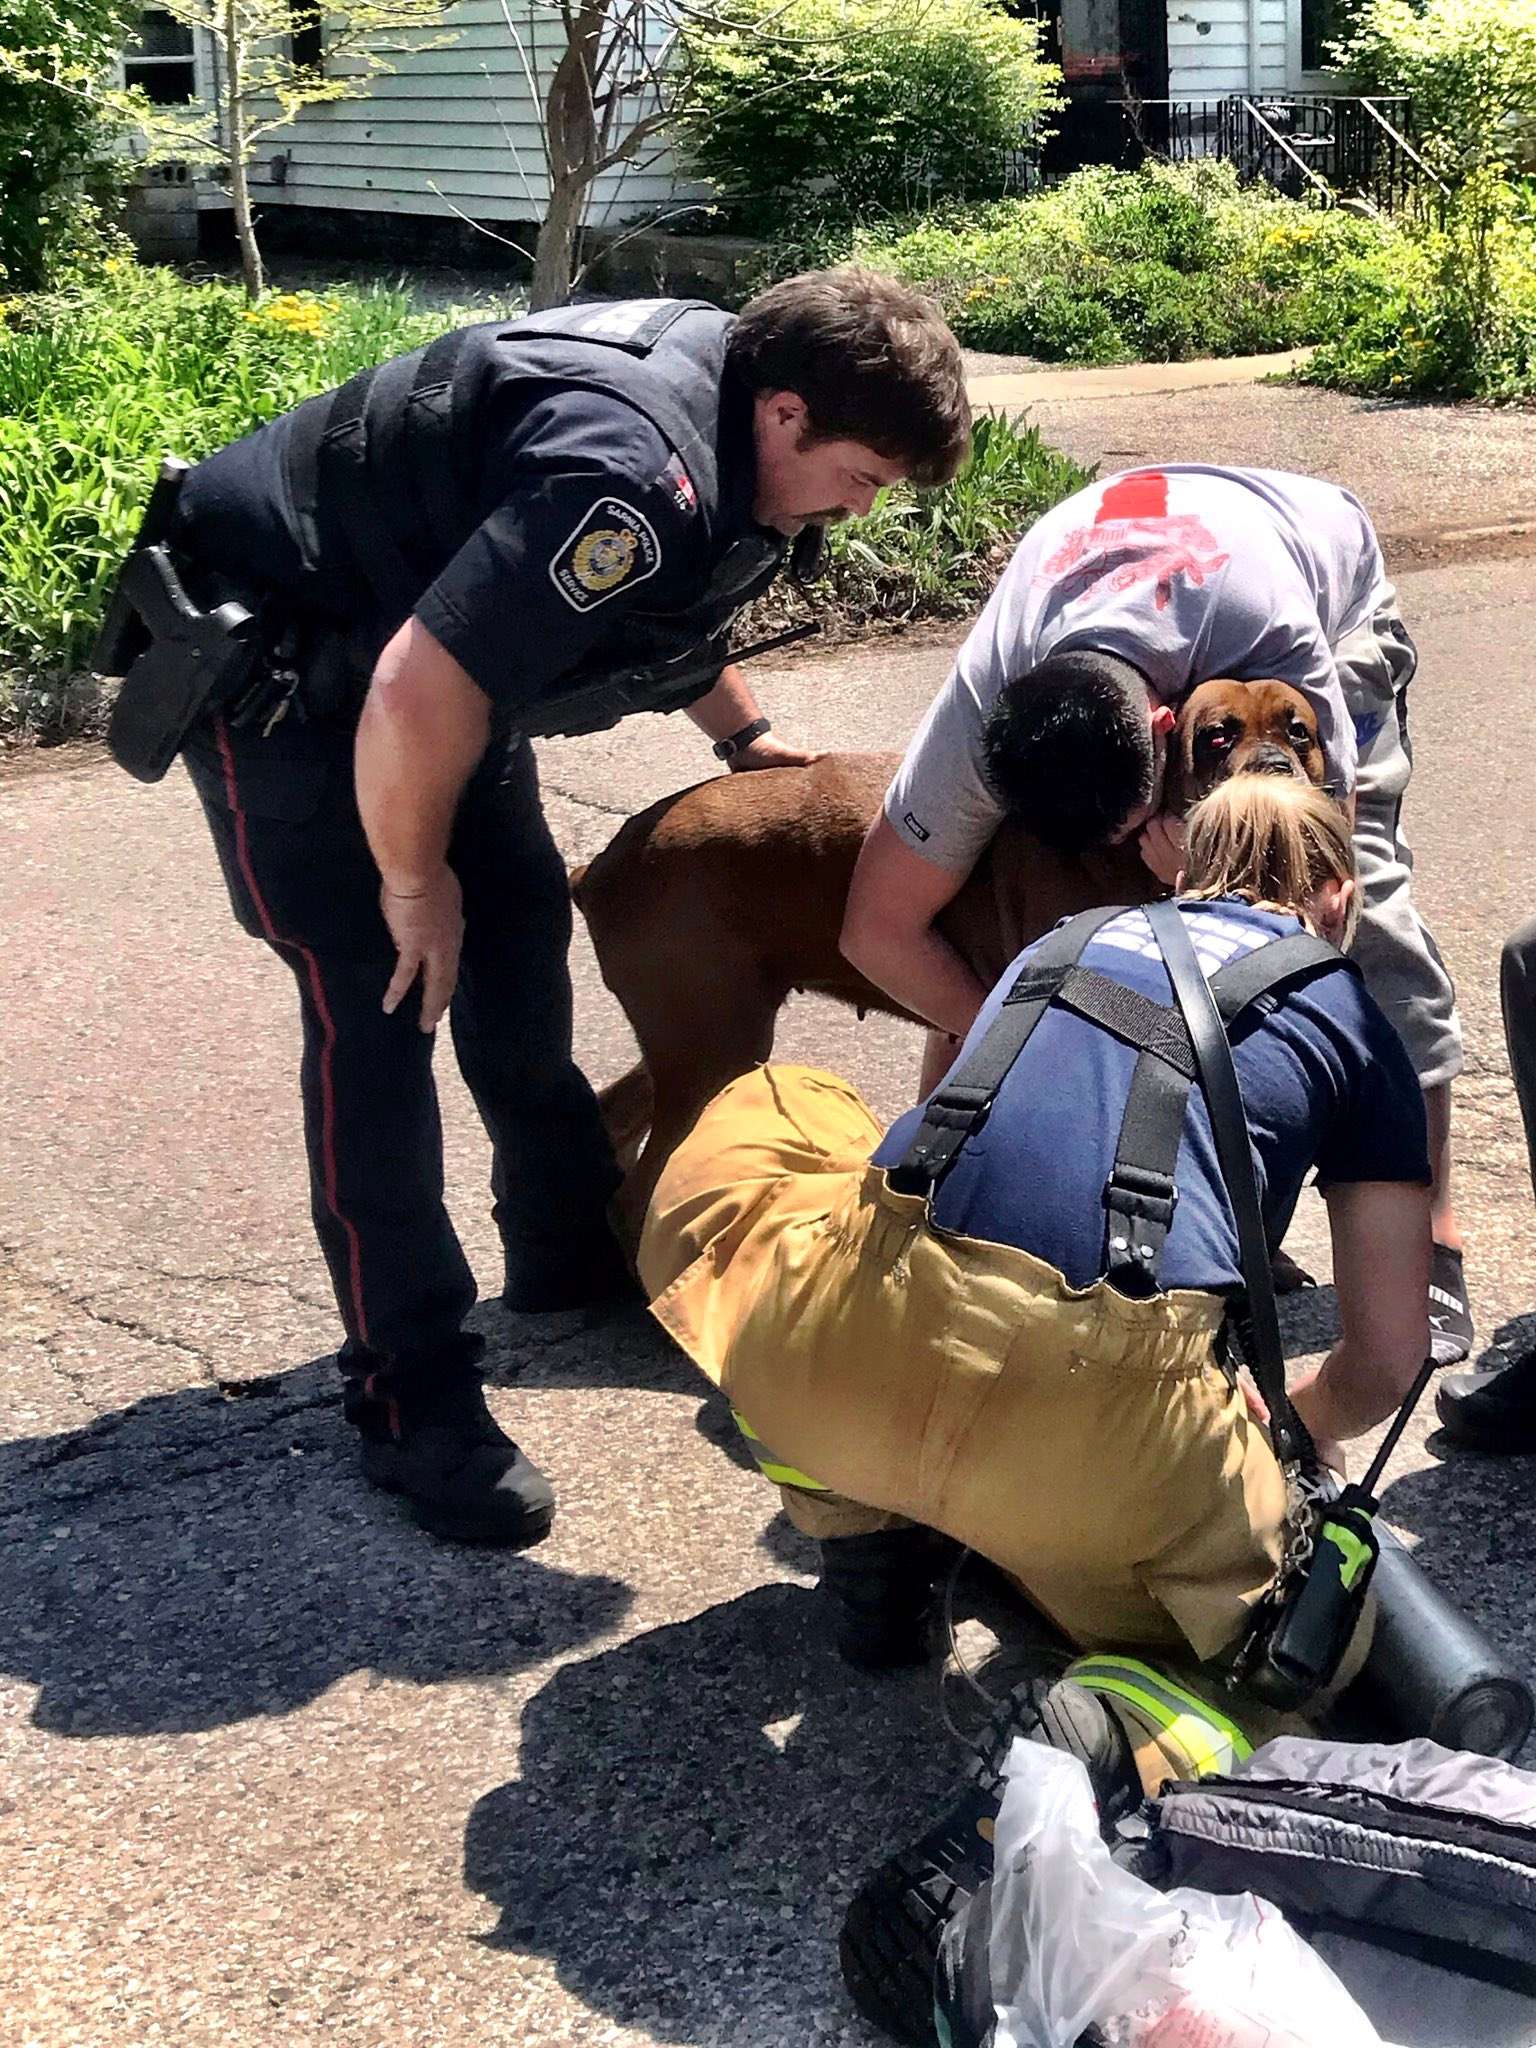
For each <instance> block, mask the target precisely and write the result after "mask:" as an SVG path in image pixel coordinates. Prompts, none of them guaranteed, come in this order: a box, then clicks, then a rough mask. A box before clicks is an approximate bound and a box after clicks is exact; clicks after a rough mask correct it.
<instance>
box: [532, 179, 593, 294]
mask: <svg viewBox="0 0 1536 2048" xmlns="http://www.w3.org/2000/svg"><path fill="white" fill-rule="evenodd" d="M586 190H587V184H586V180H585V178H582V177H580V176H572V175H571V174H570V173H569V172H566V173H565V174H564V175H556V176H554V177H553V178H552V179H551V185H550V194H549V207H548V210H547V211H546V213H545V215H544V218H543V220H542V221H540V223H539V239H538V240H537V242H535V243H534V247H533V283H532V285H531V286H530V287H529V291H528V310H529V312H530V313H542V312H543V311H544V308H545V307H546V306H563V305H564V304H565V303H566V301H567V300H568V299H569V298H570V296H571V277H572V274H573V272H574V271H575V267H576V234H577V230H578V229H579V228H580V226H581V215H582V208H583V202H584V200H585V198H586Z"/></svg>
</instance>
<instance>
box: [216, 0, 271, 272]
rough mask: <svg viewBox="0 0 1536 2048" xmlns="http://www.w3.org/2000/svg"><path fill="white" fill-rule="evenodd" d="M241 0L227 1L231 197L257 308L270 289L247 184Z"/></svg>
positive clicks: (243, 264) (242, 261) (242, 260)
mask: <svg viewBox="0 0 1536 2048" xmlns="http://www.w3.org/2000/svg"><path fill="white" fill-rule="evenodd" d="M237 7H238V0H224V84H225V104H226V105H227V107H228V109H229V196H230V198H231V200H232V201H233V202H234V209H235V238H236V240H237V241H238V242H239V244H240V268H241V270H242V271H243V272H244V275H245V296H246V298H247V299H248V300H249V301H250V303H251V304H252V305H253V306H254V305H255V304H256V301H257V300H258V299H259V298H260V297H261V295H262V293H263V292H264V291H265V290H266V283H267V281H266V278H265V276H264V275H263V272H262V267H261V251H260V249H259V248H258V247H257V246H256V224H255V222H254V221H253V220H252V219H251V188H250V186H249V185H248V184H247V182H246V175H245V173H246V155H247V151H248V149H249V144H248V143H247V141H246V133H245V92H244V86H245V76H244V74H245V38H244V35H243V33H242V31H241V28H240V20H239V15H238V12H237Z"/></svg>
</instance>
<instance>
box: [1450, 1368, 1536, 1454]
mask: <svg viewBox="0 0 1536 2048" xmlns="http://www.w3.org/2000/svg"><path fill="white" fill-rule="evenodd" d="M1435 1412H1436V1414H1437V1415H1438V1416H1439V1417H1440V1426H1441V1427H1442V1428H1443V1429H1444V1431H1445V1433H1446V1435H1447V1436H1448V1437H1449V1438H1450V1439H1451V1441H1452V1443H1457V1444H1465V1445H1466V1446H1467V1447H1468V1448H1469V1449H1470V1450H1474V1451H1492V1452H1495V1453H1497V1452H1500V1451H1503V1452H1506V1453H1517V1452H1521V1451H1536V1345H1533V1346H1532V1347H1531V1349H1530V1350H1529V1351H1522V1352H1520V1353H1519V1355H1518V1356H1517V1357H1515V1358H1512V1359H1511V1360H1510V1362H1509V1364H1508V1365H1500V1366H1494V1367H1492V1368H1491V1369H1490V1370H1488V1371H1485V1372H1456V1373H1452V1374H1451V1375H1450V1376H1449V1377H1448V1378H1446V1379H1443V1380H1442V1381H1441V1382H1440V1384H1439V1386H1438V1387H1437V1388H1436V1389H1435Z"/></svg>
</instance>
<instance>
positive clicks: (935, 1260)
mask: <svg viewBox="0 0 1536 2048" xmlns="http://www.w3.org/2000/svg"><path fill="white" fill-rule="evenodd" d="M881 1135H882V1134H881V1130H880V1126H879V1125H878V1124H877V1123H876V1121H875V1119H874V1117H873V1115H872V1114H871V1112H870V1110H869V1108H868V1106H867V1105H866V1104H865V1103H864V1101H863V1100H862V1098H861V1097H860V1096H859V1094H858V1093H857V1091H856V1090H855V1089H853V1088H851V1087H850V1086H849V1085H848V1084H847V1083H846V1082H844V1081H841V1080H839V1079H838V1078H837V1076H835V1075H833V1074H828V1073H822V1072H819V1071H817V1070H815V1069H812V1068H806V1067H792V1066H766V1067H759V1068H757V1069H755V1070H754V1071H753V1072H752V1073H749V1074H745V1075H743V1076H742V1077H741V1078H740V1079H739V1080H737V1081H734V1082H732V1083H731V1085H730V1086H729V1087H728V1088H726V1089H725V1090H724V1091H723V1092H722V1093H721V1094H720V1095H718V1096H717V1097H716V1098H715V1099H714V1101H713V1102H712V1103H711V1104H710V1105H709V1107H708V1108H707V1109H706V1110H705V1111H704V1113H703V1115H702V1116H701V1117H700V1119H699V1121H698V1123H697V1124H696V1125H695V1126H694V1128H693V1130H692V1132H691V1133H690V1134H689V1136H688V1138H687V1139H686V1140H685V1141H684V1142H683V1144H682V1145H681V1146H680V1147H679V1149H678V1150H677V1152H676V1153H675V1154H674V1155H673V1157H672V1159H671V1160H670V1161H669V1162H668V1165H667V1167H666V1170H665V1172H664V1173H663V1175H662V1177H661V1180H660V1183H659V1184H658V1186H657V1189H656V1194H655V1196H654V1199H653V1201H652V1204H651V1208H650V1212H649V1214H648V1216H647V1219H646V1224H645V1230H644V1234H643V1237H642V1240H641V1245H640V1272H641V1276H642V1278H643V1280H644V1281H645V1284H646V1286H647V1288H648V1289H649V1291H650V1293H651V1295H652V1297H653V1298H652V1304H651V1306H652V1313H653V1314H654V1315H655V1316H656V1317H657V1318H658V1319H659V1320H660V1322H661V1323H662V1324H663V1325H664V1326H665V1328H666V1329H667V1330H669V1331H670V1332H671V1334H672V1336H673V1337H674V1338H675V1339H676V1340H677V1342H678V1343H679V1344H680V1345H681V1346H682V1347H683V1349H684V1350H685V1351H686V1352H687V1353H688V1354H689V1356H690V1357H691V1358H692V1359H693V1360H694V1362H695V1363H696V1364H697V1365H698V1366H699V1367H700V1368H701V1369H702V1371H703V1372H704V1373H705V1374H707V1376H708V1377H709V1378H710V1379H711V1380H713V1381H714V1382H715V1384H716V1385H717V1386H719V1387H721V1388H723V1389H724V1391H725V1393H726V1394H727V1396H728V1398H729V1399H730V1402H731V1405H732V1407H733V1408H734V1409H735V1410H736V1412H737V1415H738V1417H739V1419H740V1420H741V1422H742V1424H743V1426H744V1428H745V1430H746V1432H747V1434H748V1436H749V1437H750V1438H751V1439H752V1440H753V1441H752V1448H753V1451H754V1452H755V1454H756V1455H757V1457H758V1462H759V1463H760V1465H762V1467H763V1468H764V1470H765V1471H766V1472H768V1473H769V1475H770V1476H771V1477H774V1478H776V1479H778V1480H779V1481H780V1482H781V1489H782V1492H783V1496H784V1501H785V1505H786V1507H787V1509H788V1512H789V1514H790V1517H791V1519H792V1520H793V1521H794V1522H795V1523H796V1525H797V1526H798V1527H799V1528H801V1529H802V1530H804V1531H805V1532H806V1533H807V1534H809V1535H812V1536H838V1535H855V1534H860V1533H864V1532H867V1531H870V1530H874V1529H878V1528H881V1527H884V1526H887V1525H889V1524H891V1523H893V1522H895V1521H898V1520H902V1519H910V1520H912V1521H916V1522H921V1523H924V1524H926V1525H927V1526H928V1527H930V1528H933V1529H939V1530H942V1531H943V1532H944V1533H945V1534H946V1535H948V1536H951V1537H953V1538H955V1539H956V1540H957V1541H958V1542H960V1543H963V1544H966V1545H968V1546H969V1547H970V1548H972V1549H973V1550H975V1551H977V1552H979V1553H980V1554H981V1555H982V1556H984V1557H987V1558H990V1559H991V1560H992V1561H993V1562H994V1563H995V1564H997V1565H999V1566H1001V1567H1002V1568H1003V1569H1004V1570H1006V1571H1008V1572H1010V1573H1011V1574H1012V1575H1013V1576H1014V1577H1015V1578H1016V1579H1017V1580H1018V1582H1019V1584H1020V1585H1021V1586H1022V1587H1023V1589H1024V1590H1025V1592H1026V1593H1027V1594H1028V1596H1029V1597H1030V1599H1031V1600H1032V1601H1033V1602H1034V1603H1035V1605H1036V1606H1037V1607H1039V1608H1040V1609H1041V1610H1042V1611H1043V1612H1044V1613H1046V1614H1047V1615H1049V1616H1050V1617H1051V1619H1052V1620H1053V1621H1055V1623H1056V1624H1057V1626H1058V1627H1059V1628H1061V1629H1062V1631H1063V1632H1064V1633H1065V1634H1066V1635H1067V1636H1068V1637H1070V1638H1071V1640H1072V1641H1073V1642H1074V1643H1076V1644H1077V1645H1078V1646H1079V1647H1080V1648H1081V1649H1082V1650H1084V1651H1088V1652H1104V1651H1111V1650H1112V1651H1117V1652H1126V1653H1129V1654H1130V1655H1131V1656H1132V1657H1134V1656H1135V1653H1136V1652H1137V1651H1138V1650H1141V1651H1145V1652H1148V1653H1151V1654H1152V1655H1153V1656H1154V1658H1155V1665H1156V1670H1157V1671H1158V1672H1159V1673H1162V1674H1165V1675H1166V1676H1167V1677H1168V1678H1169V1680H1170V1682H1171V1683H1172V1684H1173V1685H1174V1686H1175V1688H1176V1689H1184V1691H1185V1696H1186V1697H1187V1696H1188V1695H1190V1694H1193V1696H1194V1697H1195V1698H1196V1699H1199V1698H1204V1699H1206V1700H1209V1701H1211V1702H1212V1703H1213V1705H1214V1703H1215V1702H1216V1701H1217V1700H1218V1699H1219V1697H1220V1695H1219V1691H1218V1688H1217V1686H1216V1683H1215V1681H1214V1680H1213V1679H1212V1678H1211V1677H1210V1675H1209V1674H1202V1673H1200V1671H1199V1668H1198V1667H1199V1665H1200V1664H1201V1663H1202V1662H1204V1661H1205V1660H1207V1659H1211V1658H1214V1657H1216V1656H1217V1655H1218V1654H1219V1653H1221V1652H1222V1651H1224V1650H1226V1649H1227V1648H1229V1646H1231V1645H1232V1644H1233V1643H1234V1642H1235V1640H1236V1638H1237V1636H1238V1634H1239V1632H1240V1631H1241V1629H1242V1627H1243V1625H1244V1620H1245V1617H1246V1615H1247V1612H1248V1610H1249V1608H1250V1607H1251V1606H1252V1605H1253V1603H1254V1602H1255V1601H1256V1600H1257V1599H1258V1598H1259V1596H1260V1595H1261V1594H1262V1593H1263V1592H1264V1591H1265V1589H1266V1588H1267V1587H1268V1585H1269V1584H1270V1582H1271V1580H1272V1578H1273V1576H1274V1573H1275V1570H1276V1567H1277V1565H1278V1562H1279V1558H1280V1549H1281V1539H1282V1531H1283V1524H1284V1517H1285V1506H1286V1501H1285V1484H1284V1480H1283V1477H1282V1475H1281V1472H1280V1468H1279V1466H1278V1464H1277V1463H1276V1461H1275V1457H1274V1454H1273V1452H1272V1451H1271V1449H1270V1446H1269V1442H1268V1439H1267V1437H1266V1436H1265V1435H1264V1433H1263V1431H1262V1430H1261V1429H1259V1428H1258V1427H1257V1426H1256V1425H1255V1424H1254V1423H1253V1422H1252V1420H1251V1419H1250V1417H1249V1415H1248V1412H1247V1408H1246V1405H1245V1403H1244V1401H1243V1399H1242V1396H1241V1394H1240V1393H1239V1392H1238V1391H1237V1389H1236V1388H1235V1387H1234V1386H1233V1384H1232V1382H1231V1380H1230V1379H1229V1377H1228V1375H1227V1373H1226V1372H1225V1371H1224V1369H1223V1367H1222V1366H1221V1364H1220V1363H1219V1361H1218V1354H1217V1340H1218V1332H1219V1330H1220V1327H1221V1322H1222V1305H1221V1303H1220V1301H1219V1300H1217V1299H1216V1298H1215V1297H1214V1296H1211V1295H1207V1294H1200V1293H1194V1292H1173V1293H1169V1294H1164V1295H1159V1296H1154V1297H1153V1298H1151V1299H1149V1300H1143V1301H1132V1300H1129V1299H1128V1298H1127V1297H1126V1296H1124V1295H1122V1294H1119V1293H1117V1292H1116V1291H1115V1290H1114V1289H1113V1288H1110V1287H1107V1286H1105V1285H1104V1284H1103V1283H1102V1282H1100V1283H1096V1284H1095V1285H1093V1286H1091V1287H1087V1288H1081V1289H1079V1288H1074V1287H1071V1286H1069V1285H1068V1284H1067V1282H1066V1281H1065V1280H1064V1279H1063V1277H1062V1275H1061V1274H1060V1273H1059V1272H1057V1271H1056V1269H1055V1268H1054V1267H1052V1266H1049V1265H1047V1264H1046V1263H1045V1262H1044V1261H1043V1260H1040V1259H1037V1258H1034V1257H1032V1256H1031V1255H1030V1254H1029V1253H1028V1252H1025V1251H1021V1250H1018V1249H1017V1248H1015V1247H1013V1246H1010V1245H998V1244H988V1243H983V1242H981V1241H979V1240H976V1239H973V1238H966V1237H961V1236H957V1235H953V1234H950V1233H946V1232H944V1231H941V1230H939V1229H936V1228H935V1227H934V1226H933V1225H931V1224H930V1223H929V1221H928V1218H927V1213H926V1206H925V1204H924V1203H923V1201H922V1200H921V1199H920V1198H918V1197H915V1196H910V1195H899V1194H895V1193H893V1192H892V1190H891V1189H890V1188H889V1187H888V1186H887V1184H886V1178H885V1174H884V1172H883V1171H881V1170H879V1169H877V1168H874V1167H872V1166H871V1165H870V1164H869V1159H870V1154H871V1152H872V1151H873V1150H874V1148H875V1146H876V1145H877V1144H878V1143H879V1140H880V1137H881ZM1361 1633H1362V1637H1363V1636H1364V1634H1365V1632H1364V1631H1362V1632H1361ZM1361 1648H1362V1650H1363V1642H1362V1645H1361ZM1096 1662H1097V1660H1093V1659H1090V1660H1089V1662H1088V1664H1087V1666H1086V1667H1085V1671H1086V1672H1091V1671H1092V1670H1093V1669H1094V1668H1095V1666H1096ZM1351 1665H1352V1667H1354V1668H1357V1660H1356V1659H1354V1658H1352V1659H1351ZM1085 1682H1089V1680H1088V1679H1087V1678H1086V1677H1085ZM1096 1689H1100V1690H1101V1691H1102V1693H1103V1696H1104V1697H1105V1698H1106V1700H1107V1703H1108V1704H1110V1705H1112V1706H1114V1707H1115V1709H1116V1711H1117V1712H1119V1713H1120V1714H1121V1718H1122V1720H1123V1721H1124V1722H1125V1723H1126V1725H1127V1726H1128V1727H1129V1728H1130V1730H1131V1733H1132V1737H1133V1740H1134V1741H1135V1743H1136V1745H1137V1749H1138V1757H1139V1759H1140V1761H1141V1762H1142V1766H1143V1773H1144V1776H1145V1777H1146V1778H1147V1781H1148V1783H1149V1785H1155V1783H1156V1782H1157V1781H1158V1779H1159V1778H1161V1777H1162V1776H1165V1775H1166V1774H1167V1771H1168V1769H1169V1768H1172V1769H1174V1770H1175V1771H1181V1772H1182V1771H1185V1770H1187V1769H1189V1768H1190V1767H1191V1763H1192V1760H1193V1758H1194V1755H1195V1751H1196V1750H1197V1749H1198V1744H1196V1745H1194V1746H1193V1748H1192V1747H1191V1746H1189V1745H1185V1746H1183V1747H1181V1746H1180V1744H1179V1742H1178V1741H1177V1740H1169V1739H1165V1737H1166V1727H1165V1725H1164V1723H1162V1722H1160V1721H1159V1718H1158V1716H1157V1715H1155V1714H1153V1715H1149V1714H1147V1713H1145V1712H1139V1711H1138V1710H1137V1707H1136V1703H1135V1702H1134V1700H1132V1699H1131V1697H1130V1694H1131V1693H1133V1692H1135V1691H1138V1690H1143V1691H1144V1690H1146V1688H1145V1687H1142V1686H1141V1685H1140V1682H1139V1681H1137V1682H1136V1683H1134V1684H1132V1685H1131V1686H1129V1687H1128V1688H1127V1687H1124V1686H1122V1687H1121V1688H1120V1690H1119V1692H1118V1693H1116V1692H1115V1689H1114V1688H1113V1687H1110V1686H1107V1685H1106V1686H1105V1687H1102V1688H1096ZM1152 1690H1154V1691H1155V1687H1153V1688H1152ZM1234 1711H1237V1710H1236V1709H1234ZM1241 1712H1242V1720H1243V1725H1244V1728H1245V1730H1246V1731H1247V1733H1248V1734H1249V1736H1250V1737H1251V1738H1253V1739H1264V1738H1265V1737H1267V1736H1268V1735H1269V1734H1271V1733H1273V1732H1275V1731H1276V1728H1277V1727H1278V1726H1279V1723H1278V1720H1277V1717H1275V1716H1273V1715H1269V1714H1264V1713H1262V1712H1261V1713H1260V1714H1258V1715H1255V1713H1254V1712H1253V1710H1252V1707H1251V1705H1245V1706H1244V1707H1243V1708H1242V1709H1241ZM1215 1718H1216V1720H1217V1722H1218V1723H1219V1722H1220V1721H1221V1719H1222V1710H1221V1709H1220V1708H1219V1707H1217V1708H1216V1709H1215ZM1293 1725H1294V1724H1293Z"/></svg>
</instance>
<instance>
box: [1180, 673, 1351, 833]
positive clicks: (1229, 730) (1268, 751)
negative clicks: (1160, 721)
mask: <svg viewBox="0 0 1536 2048" xmlns="http://www.w3.org/2000/svg"><path fill="white" fill-rule="evenodd" d="M1323 774H1324V764H1323V749H1322V746H1321V744H1320V743H1319V741H1318V737H1317V714H1316V713H1315V712H1314V711H1313V709H1312V706H1311V705H1310V704H1309V703H1308V702H1307V700H1306V698H1305V697H1303V696H1302V694H1301V692H1300V691H1299V690H1293V689H1292V688H1291V686H1290V684H1289V683H1273V682H1266V683H1234V682H1227V681H1224V680H1221V679H1218V680H1216V681H1214V682H1209V683H1202V684H1201V685H1200V687H1199V688H1198V689H1196V690H1191V691H1190V693H1189V695H1188V696H1187V697H1186V698H1185V699H1184V701H1183V703H1182V704H1181V705H1180V706H1179V713H1178V718H1177V721H1176V722H1175V724H1174V728H1173V731H1172V733H1171V734H1170V736H1169V740H1168V767H1167V773H1166V777H1165V780H1164V783H1163V809H1164V810H1167V811H1173V812H1175V813H1177V815H1178V816H1180V817H1182V816H1183V815H1184V814H1185V812H1187V811H1189V810H1192V809H1193V808H1194V806H1195V805H1196V804H1197V803H1199V801H1200V799H1201V797H1203V796H1209V795H1210V793H1211V791H1212V790H1213V789H1214V788H1215V787H1216V785H1217V783H1218V782H1225V780H1226V779H1227V777H1228V776H1229V775H1297V776H1301V777H1303V778H1304V779H1305V780H1306V781H1308V782H1315V783H1318V784H1321V782H1322V780H1323Z"/></svg>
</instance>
